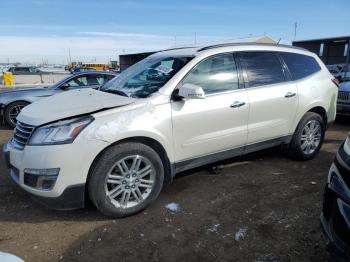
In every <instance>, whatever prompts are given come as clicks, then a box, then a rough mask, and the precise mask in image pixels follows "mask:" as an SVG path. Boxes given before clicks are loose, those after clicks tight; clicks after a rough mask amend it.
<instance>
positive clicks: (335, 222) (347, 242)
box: [321, 133, 350, 261]
mask: <svg viewBox="0 0 350 262" xmlns="http://www.w3.org/2000/svg"><path fill="white" fill-rule="evenodd" d="M321 225H322V229H323V232H324V236H325V239H326V243H327V248H328V250H329V252H330V254H331V256H332V257H333V258H334V259H335V260H336V261H350V133H349V135H348V137H347V139H346V141H345V142H344V143H343V144H342V145H341V146H340V148H339V151H338V153H337V155H336V157H335V159H334V162H333V164H332V166H331V168H330V170H329V174H328V180H327V186H326V189H325V193H324V198H323V212H322V215H321Z"/></svg>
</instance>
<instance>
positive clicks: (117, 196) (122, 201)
mask: <svg viewBox="0 0 350 262" xmlns="http://www.w3.org/2000/svg"><path fill="white" fill-rule="evenodd" d="M155 178H156V172H155V169H154V166H153V164H152V163H151V161H149V160H148V159H147V158H146V157H143V156H140V155H132V156H127V157H124V158H122V159H120V160H118V161H117V162H116V163H115V164H114V166H113V167H112V168H111V169H110V171H109V172H108V174H107V177H106V181H105V192H106V195H107V197H108V198H109V199H110V201H111V203H112V204H113V205H114V206H116V207H118V208H130V207H134V206H137V205H139V204H140V203H141V202H143V201H144V200H145V199H146V198H147V197H148V196H149V195H150V193H151V192H152V189H153V187H154V183H155Z"/></svg>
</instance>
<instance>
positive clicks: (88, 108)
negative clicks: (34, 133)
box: [17, 88, 135, 126]
mask: <svg viewBox="0 0 350 262" xmlns="http://www.w3.org/2000/svg"><path fill="white" fill-rule="evenodd" d="M134 101H135V99H133V98H129V97H124V96H119V95H115V94H110V93H105V92H101V91H98V90H94V89H91V88H84V89H77V90H72V91H66V92H63V93H60V94H57V95H54V96H51V97H48V98H44V99H41V100H39V101H37V102H35V103H33V104H30V105H28V106H26V107H25V108H23V110H22V111H21V113H20V114H19V115H18V117H17V120H18V121H20V122H23V123H25V124H29V125H34V126H38V125H42V124H45V123H49V122H52V121H56V120H60V119H64V118H68V117H73V116H78V115H83V114H88V113H92V112H96V111H99V110H102V109H108V108H113V107H118V106H124V105H128V104H131V103H133V102H134Z"/></svg>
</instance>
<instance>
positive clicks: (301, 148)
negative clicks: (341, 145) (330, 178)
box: [289, 112, 326, 160]
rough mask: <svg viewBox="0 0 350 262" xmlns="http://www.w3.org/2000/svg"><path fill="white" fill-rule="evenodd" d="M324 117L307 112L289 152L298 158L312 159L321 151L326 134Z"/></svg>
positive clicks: (294, 136)
mask: <svg viewBox="0 0 350 262" xmlns="http://www.w3.org/2000/svg"><path fill="white" fill-rule="evenodd" d="M325 130H326V128H325V123H324V120H323V118H322V117H321V116H320V115H319V114H316V113H313V112H307V113H306V114H305V115H304V117H303V118H302V119H301V120H300V122H299V124H298V127H297V129H296V131H295V133H294V135H293V138H292V141H291V143H290V146H289V153H290V155H291V156H292V157H293V158H296V159H298V160H310V159H312V158H314V157H315V156H316V155H317V153H318V152H319V151H320V148H321V146H322V143H323V140H324V135H325Z"/></svg>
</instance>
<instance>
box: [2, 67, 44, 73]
mask: <svg viewBox="0 0 350 262" xmlns="http://www.w3.org/2000/svg"><path fill="white" fill-rule="evenodd" d="M7 72H11V73H12V74H13V75H35V74H40V73H41V71H40V69H39V68H38V67H36V66H14V67H10V68H9V69H8V70H7Z"/></svg>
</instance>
